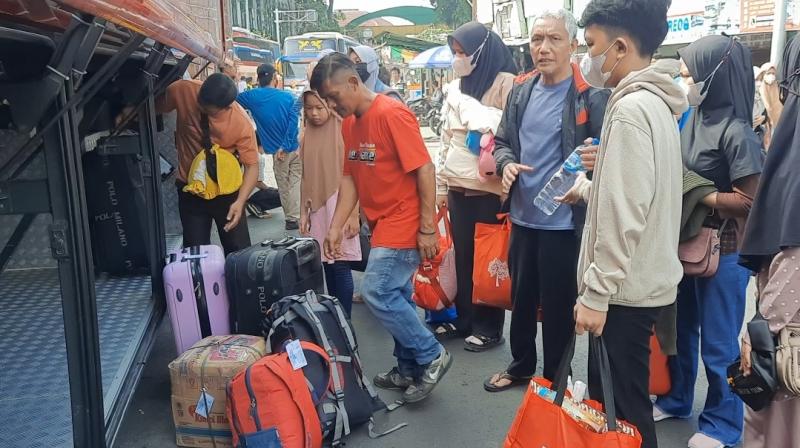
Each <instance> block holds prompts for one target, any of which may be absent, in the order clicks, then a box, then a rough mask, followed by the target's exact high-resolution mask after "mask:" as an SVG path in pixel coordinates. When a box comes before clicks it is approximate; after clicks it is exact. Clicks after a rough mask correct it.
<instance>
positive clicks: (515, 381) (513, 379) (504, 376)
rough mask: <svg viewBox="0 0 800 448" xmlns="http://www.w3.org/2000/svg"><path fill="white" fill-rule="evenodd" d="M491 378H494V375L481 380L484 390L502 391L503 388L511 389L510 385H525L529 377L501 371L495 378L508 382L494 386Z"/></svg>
mask: <svg viewBox="0 0 800 448" xmlns="http://www.w3.org/2000/svg"><path fill="white" fill-rule="evenodd" d="M492 378H494V375H492V376H491V377H489V379H487V380H486V381H484V382H483V388H484V389H485V390H486V392H502V391H504V390H508V389H511V388H512V387H517V386H522V385H526V384H528V383H529V382H530V380H531V377H518V376H514V375H511V374H510V373H508V372H503V373H501V374H500V377H499V378H497V380H498V381H499V380H507V381H509V383H508V384H506V385H505V386H496V385H494V384H493V383H492Z"/></svg>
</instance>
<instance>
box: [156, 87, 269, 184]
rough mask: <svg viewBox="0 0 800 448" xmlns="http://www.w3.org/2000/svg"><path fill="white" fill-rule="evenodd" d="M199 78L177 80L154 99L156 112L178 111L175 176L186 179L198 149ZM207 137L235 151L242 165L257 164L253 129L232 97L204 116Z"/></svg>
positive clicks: (200, 149) (184, 180)
mask: <svg viewBox="0 0 800 448" xmlns="http://www.w3.org/2000/svg"><path fill="white" fill-rule="evenodd" d="M201 85H203V83H202V82H200V81H195V80H191V81H189V80H180V81H175V82H174V83H172V84H170V86H169V87H167V92H166V93H165V94H164V95H163V96H162V97H161V98H159V100H158V103H157V104H156V111H157V112H158V113H166V112H172V111H173V110H176V111H178V117H177V121H176V126H175V147H176V148H177V150H178V180H180V181H181V182H186V177H187V174H188V173H189V168H190V167H191V166H192V160H194V158H195V156H196V155H197V154H198V153H200V151H202V150H203V149H204V148H203V144H202V140H203V133H202V131H201V130H200V129H201V128H200V106H199V105H198V103H197V94H198V92H200V86H201ZM208 125H209V129H210V130H211V141H212V142H213V143H216V144H218V145H219V146H220V148H224V149H227V150H228V151H232V152H236V153H238V154H239V161H241V162H242V163H243V164H245V165H258V145H257V144H256V134H255V129H253V124H252V123H251V122H250V119H249V118H248V116H247V112H245V111H244V109H242V106H240V105H239V103H237V102H236V101H234V102H233V104H231V106H230V107H229V108H227V109H225V110H223V111H221V112H220V113H219V114H217V115H216V116H214V117H211V116H209V117H208Z"/></svg>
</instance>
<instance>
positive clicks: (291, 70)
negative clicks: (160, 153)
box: [283, 62, 308, 80]
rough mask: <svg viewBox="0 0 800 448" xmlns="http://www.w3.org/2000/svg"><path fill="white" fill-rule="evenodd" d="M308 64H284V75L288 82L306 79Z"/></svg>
mask: <svg viewBox="0 0 800 448" xmlns="http://www.w3.org/2000/svg"><path fill="white" fill-rule="evenodd" d="M307 69H308V64H307V63H302V64H301V63H294V62H283V73H284V78H285V79H286V80H299V79H306V70H307Z"/></svg>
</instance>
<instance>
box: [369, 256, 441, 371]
mask: <svg viewBox="0 0 800 448" xmlns="http://www.w3.org/2000/svg"><path fill="white" fill-rule="evenodd" d="M417 266H419V252H417V250H416V249H387V248H383V247H373V248H372V250H371V251H370V253H369V261H368V263H367V270H366V271H365V272H364V280H363V281H362V288H361V294H362V295H363V296H364V303H366V304H367V306H368V307H369V310H370V311H371V312H372V314H373V315H375V317H376V318H377V319H378V320H379V321H380V322H381V324H383V328H385V329H386V330H387V331H388V332H389V333H390V334H391V335H392V337H393V338H394V356H395V358H397V367H398V370H399V371H400V373H401V374H402V375H404V376H408V377H412V378H419V377H420V376H421V375H422V372H423V371H424V369H425V367H427V366H428V364H430V363H431V362H432V361H433V360H434V359H436V358H437V357H438V356H439V354H440V353H441V352H442V351H443V350H444V347H442V345H441V344H439V342H438V341H437V340H436V338H435V337H434V336H433V333H431V331H430V330H429V329H428V328H427V327H426V326H425V324H423V323H422V321H421V320H420V318H419V316H418V315H417V310H416V307H415V305H414V302H413V301H412V300H411V293H412V289H413V288H412V286H413V283H412V277H413V275H414V272H415V271H416V269H417Z"/></svg>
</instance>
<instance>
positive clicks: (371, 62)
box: [349, 45, 402, 101]
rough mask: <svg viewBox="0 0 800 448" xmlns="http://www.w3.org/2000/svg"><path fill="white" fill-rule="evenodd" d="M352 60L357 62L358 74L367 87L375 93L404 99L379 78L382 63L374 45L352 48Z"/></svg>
mask: <svg viewBox="0 0 800 448" xmlns="http://www.w3.org/2000/svg"><path fill="white" fill-rule="evenodd" d="M349 56H350V60H351V61H353V62H354V63H355V64H356V71H358V76H359V77H360V78H361V81H362V82H363V83H364V85H365V86H367V88H368V89H369V90H371V91H373V92H375V93H381V94H384V95H388V96H391V97H392V98H395V99H397V100H400V101H402V98H400V94H398V93H397V92H396V91H394V90H392V89H391V88H390V87H389V86H387V85H386V84H384V83H383V81H381V80H380V79H379V75H380V69H381V67H380V64H379V61H378V53H375V50H373V49H372V47H368V46H366V45H358V46H356V47H353V48H351V49H350V55H349Z"/></svg>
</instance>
